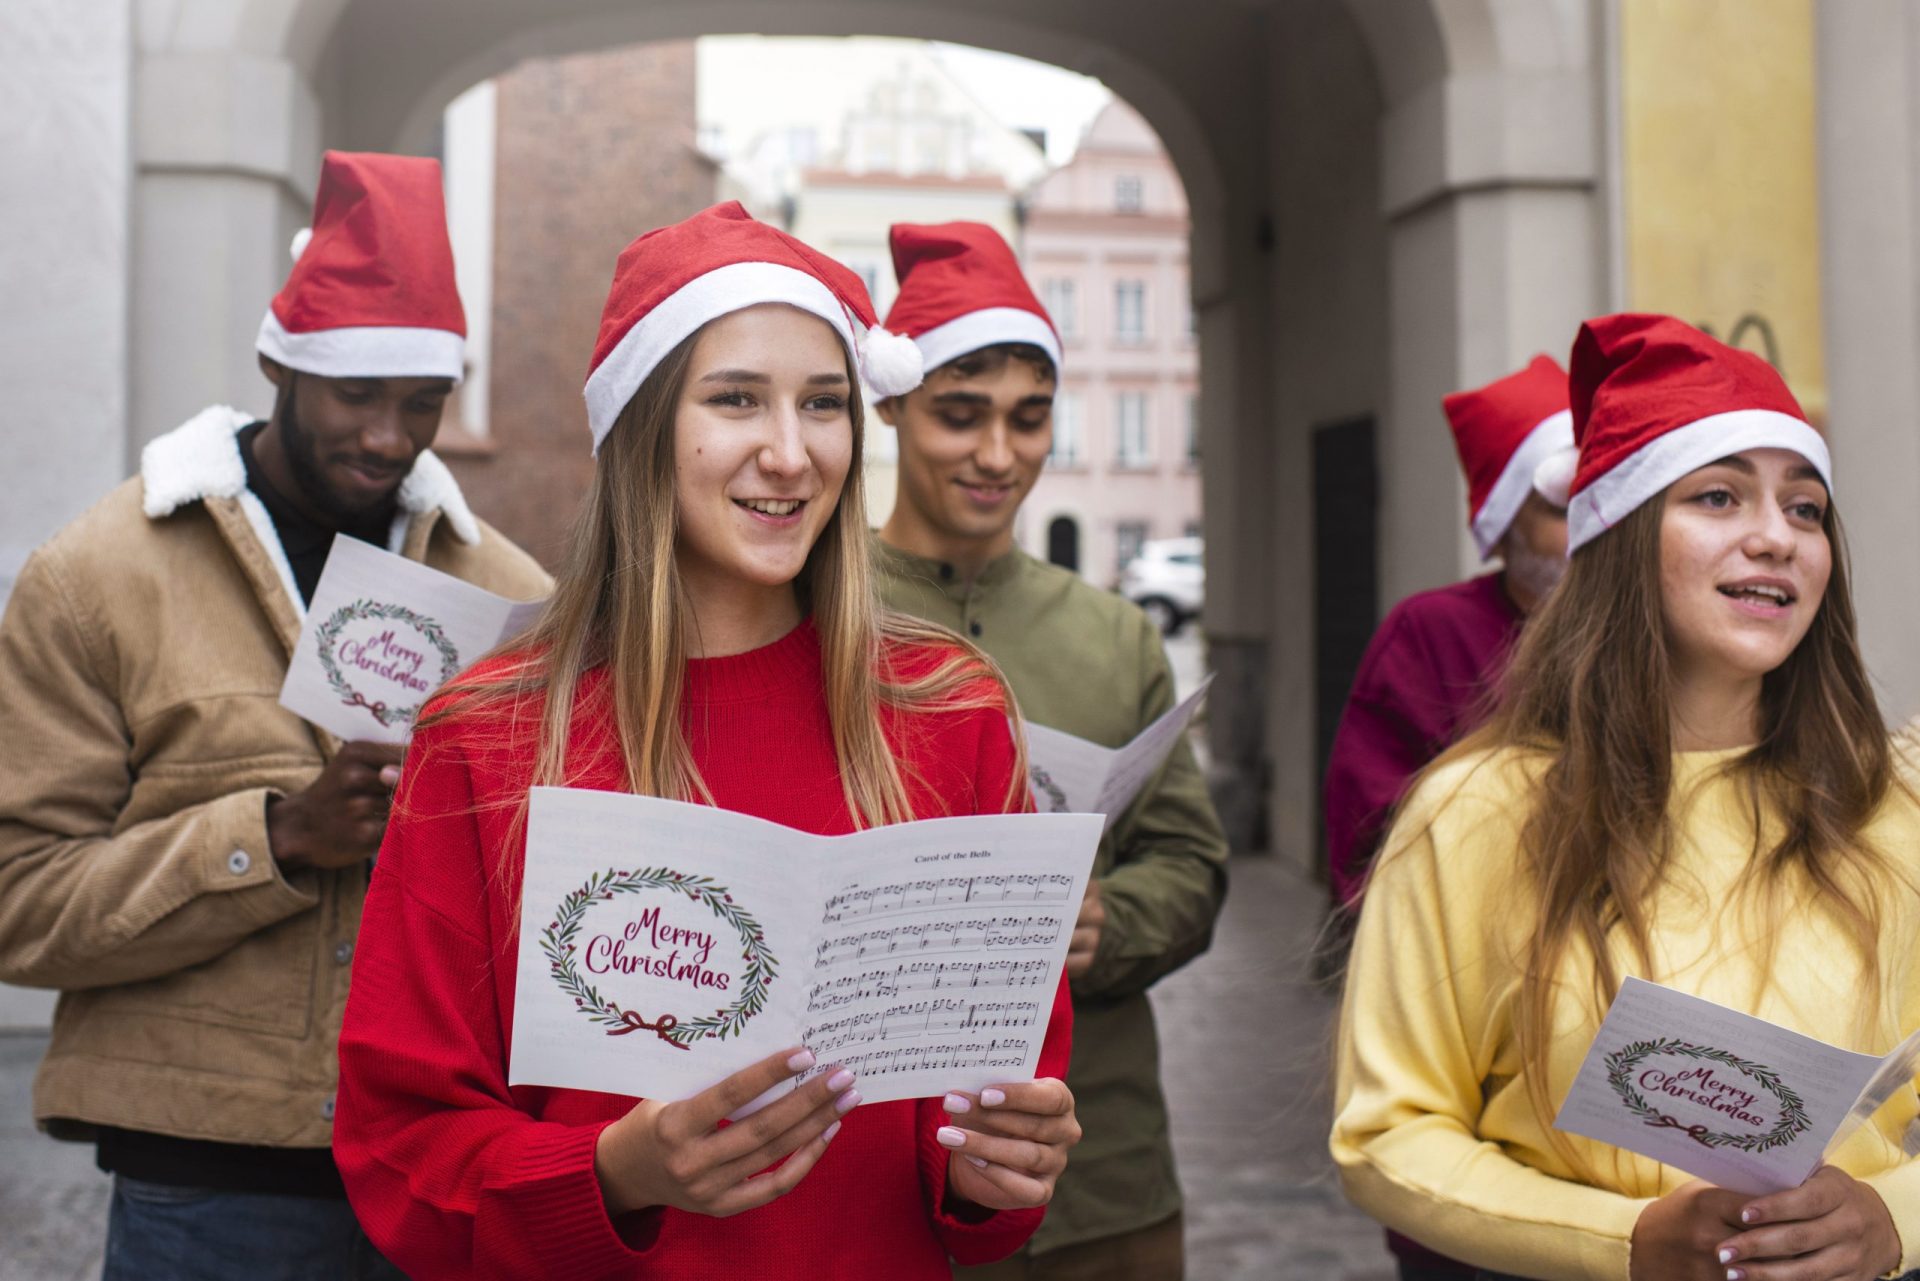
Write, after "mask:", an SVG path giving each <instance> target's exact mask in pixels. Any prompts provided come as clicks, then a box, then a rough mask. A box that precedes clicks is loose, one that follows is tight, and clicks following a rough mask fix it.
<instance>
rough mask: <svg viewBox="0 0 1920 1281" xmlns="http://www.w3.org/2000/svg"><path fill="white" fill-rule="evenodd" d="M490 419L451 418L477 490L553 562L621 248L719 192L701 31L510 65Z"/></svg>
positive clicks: (487, 510)
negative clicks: (697, 40)
mask: <svg viewBox="0 0 1920 1281" xmlns="http://www.w3.org/2000/svg"><path fill="white" fill-rule="evenodd" d="M498 102H499V106H498V131H497V136H498V153H497V162H496V164H497V167H496V171H495V188H494V282H493V354H492V374H491V381H490V383H489V395H490V421H489V424H488V428H489V433H488V438H487V440H486V441H485V442H482V443H481V444H480V445H479V446H478V447H475V446H473V445H471V444H469V443H468V442H463V441H462V440H460V439H459V438H458V436H457V434H456V433H455V432H454V431H453V430H451V428H452V420H453V417H454V415H453V414H452V413H449V415H448V427H447V428H443V441H444V446H443V449H442V452H444V453H445V454H446V455H447V460H448V462H449V464H450V465H451V466H452V468H453V470H454V473H455V475H456V476H458V477H459V480H460V483H461V485H462V486H463V487H464V488H465V489H466V491H467V496H468V500H469V501H470V502H471V504H472V505H473V507H474V510H476V511H477V512H479V513H480V514H481V516H483V517H484V518H485V519H487V520H488V521H490V522H492V523H493V524H494V525H496V526H498V527H499V528H500V529H501V530H503V531H504V532H505V533H506V534H507V535H508V536H509V537H511V538H512V539H514V540H515V541H516V542H518V543H519V544H520V545H521V546H523V547H525V548H526V549H527V550H528V551H530V552H532V553H533V554H534V555H535V556H537V557H539V558H540V560H541V561H542V562H543V563H544V564H546V565H547V566H548V567H549V568H551V567H552V566H553V565H554V564H555V563H556V562H557V560H558V558H559V555H560V552H561V550H562V548H563V547H564V545H565V538H566V533H567V530H568V529H569V528H570V526H571V523H572V519H573V515H574V512H575V510H576V509H577V507H578V505H579V501H580V498H581V495H583V494H584V493H585V492H586V486H587V481H588V478H589V476H590V475H591V473H592V460H591V459H590V458H589V457H588V454H587V449H588V445H589V437H588V435H587V420H586V410H585V406H584V405H583V403H582V401H581V399H580V387H581V384H582V382H583V381H584V380H585V378H586V371H587V362H588V360H589V359H590V358H591V357H592V355H593V343H594V337H595V335H596V334H597V332H598V330H599V324H600V307H601V304H602V303H603V302H605V301H606V296H607V285H608V283H609V282H610V281H611V280H612V278H613V263H614V259H615V258H617V257H618V256H619V253H620V251H621V250H622V249H623V248H625V247H626V245H627V243H628V242H629V241H631V240H632V239H633V238H634V237H635V236H638V235H639V234H640V233H641V232H644V231H647V230H650V229H652V228H654V227H658V226H662V225H664V224H666V223H670V222H677V221H679V220H680V219H682V218H685V217H687V216H688V215H690V214H693V213H697V212H698V211H699V210H701V209H704V208H705V207H706V206H708V205H709V204H711V203H713V199H714V189H715V171H714V169H713V167H712V166H711V165H710V164H709V163H708V162H707V161H706V160H704V159H703V158H702V157H701V156H700V155H699V154H698V153H697V152H696V150H695V148H694V135H695V121H694V54H693V44H692V42H690V41H680V42H668V43H659V44H645V45H633V46H629V47H627V48H622V49H616V50H613V51H612V52H608V53H593V54H581V55H578V56H574V57H569V58H541V59H535V60H532V61H529V62H525V63H522V64H521V65H520V66H518V67H516V68H515V69H514V70H512V71H511V72H508V73H507V74H506V75H504V76H502V77H500V80H499V99H498Z"/></svg>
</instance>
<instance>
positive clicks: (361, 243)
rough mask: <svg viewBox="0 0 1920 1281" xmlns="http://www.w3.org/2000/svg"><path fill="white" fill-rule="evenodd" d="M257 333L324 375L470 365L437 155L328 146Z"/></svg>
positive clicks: (455, 369)
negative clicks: (288, 261)
mask: <svg viewBox="0 0 1920 1281" xmlns="http://www.w3.org/2000/svg"><path fill="white" fill-rule="evenodd" d="M292 249H293V271H292V272H291V273H290V274H289V275H288V276H287V283H286V284H284V285H282V286H281V287H280V292H279V293H278V294H276V295H275V296H274V299H273V303H272V305H270V306H269V307H268V308H267V314H266V317H265V318H264V319H263V320H261V322H260V336H259V338H258V339H257V340H256V342H255V344H254V345H255V346H257V347H258V348H259V349H260V350H261V351H262V352H264V353H265V354H267V355H268V356H271V357H273V359H275V360H277V361H279V362H280V363H281V364H283V365H285V366H287V368H289V369H298V370H301V371H303V372H305V373H309V374H319V375H321V376H323V377H327V378H451V379H453V380H454V381H455V382H459V381H460V378H461V375H462V373H463V372H464V370H465V367H466V348H467V316H466V312H465V311H464V310H462V309H461V306H460V291H459V289H458V288H457V287H456V286H455V285H454V279H453V246H452V245H451V244H450V243H449V242H448V240H447V209H446V203H445V198H444V196H443V195H442V192H441V186H440V162H439V161H438V160H429V159H424V158H422V157H419V156H383V155H378V154H372V153H360V154H356V153H352V152H345V151H329V152H327V154H326V158H325V159H324V160H322V161H321V164H320V190H319V193H318V194H317V195H316V196H315V197H314V202H313V226H312V227H310V228H308V229H306V230H303V231H301V232H300V233H299V234H298V235H296V236H294V238H293V247H292Z"/></svg>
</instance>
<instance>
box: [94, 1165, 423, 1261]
mask: <svg viewBox="0 0 1920 1281" xmlns="http://www.w3.org/2000/svg"><path fill="white" fill-rule="evenodd" d="M101 1278H102V1281H404V1274H403V1273H402V1272H401V1271H400V1270H399V1269H398V1268H396V1267H394V1266H393V1265H392V1264H391V1263H388V1262H387V1261H386V1260H385V1259H384V1258H382V1257H381V1256H380V1252H379V1251H378V1250H376V1249H374V1248H373V1243H372V1242H371V1241H369V1240H367V1237H366V1234H365V1233H364V1232H362V1231H361V1230H360V1225H359V1223H358V1222H356V1221H355V1220H354V1217H353V1210H352V1208H351V1207H350V1206H348V1204H347V1203H346V1202H345V1201H332V1200H324V1199H321V1198H318V1197H302V1196H263V1195H259V1194H255V1193H247V1192H215V1191H210V1190H208V1189H206V1188H176V1187H169V1186H167V1185H165V1184H160V1183H146V1182H143V1181H141V1180H139V1179H129V1178H126V1177H124V1176H122V1175H117V1174H116V1175H115V1176H114V1178H113V1201H112V1204H111V1206H110V1208H109V1209H108V1211H107V1265H106V1269H105V1271H104V1272H102V1274H101Z"/></svg>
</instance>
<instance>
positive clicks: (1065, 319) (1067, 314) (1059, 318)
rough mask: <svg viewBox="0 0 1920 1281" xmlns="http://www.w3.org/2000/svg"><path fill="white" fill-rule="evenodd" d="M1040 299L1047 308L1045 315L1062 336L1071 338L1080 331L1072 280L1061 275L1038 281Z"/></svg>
mask: <svg viewBox="0 0 1920 1281" xmlns="http://www.w3.org/2000/svg"><path fill="white" fill-rule="evenodd" d="M1040 301H1041V304H1042V305H1043V306H1045V307H1046V309H1047V315H1048V316H1049V317H1050V318H1051V319H1052V320H1053V327H1054V328H1055V329H1058V330H1059V331H1060V336H1061V337H1062V338H1072V337H1073V336H1074V335H1075V334H1077V333H1079V332H1080V318H1079V315H1078V312H1079V308H1078V307H1076V306H1075V305H1074V304H1075V302H1076V301H1077V300H1076V298H1075V297H1074V288H1073V281H1071V280H1069V279H1065V278H1061V277H1056V278H1054V279H1052V280H1045V281H1042V282H1041V283H1040Z"/></svg>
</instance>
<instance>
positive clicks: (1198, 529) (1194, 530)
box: [1187, 520, 1207, 538]
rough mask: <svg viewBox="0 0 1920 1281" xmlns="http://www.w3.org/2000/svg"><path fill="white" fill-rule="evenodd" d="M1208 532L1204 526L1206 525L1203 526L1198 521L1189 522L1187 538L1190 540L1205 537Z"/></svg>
mask: <svg viewBox="0 0 1920 1281" xmlns="http://www.w3.org/2000/svg"><path fill="white" fill-rule="evenodd" d="M1206 532H1207V531H1206V526H1204V525H1202V524H1201V523H1200V522H1199V521H1197V520H1190V521H1188V522H1187V537H1188V538H1199V537H1201V536H1202V535H1204V534H1205V533H1206Z"/></svg>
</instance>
